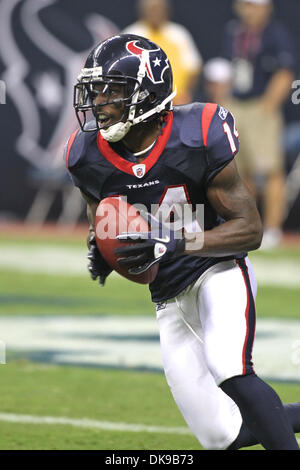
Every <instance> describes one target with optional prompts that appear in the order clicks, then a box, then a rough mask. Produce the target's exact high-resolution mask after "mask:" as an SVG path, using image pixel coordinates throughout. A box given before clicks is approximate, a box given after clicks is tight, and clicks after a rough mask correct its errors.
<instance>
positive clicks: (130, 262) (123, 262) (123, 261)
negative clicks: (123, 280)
mask: <svg viewBox="0 0 300 470" xmlns="http://www.w3.org/2000/svg"><path fill="white" fill-rule="evenodd" d="M147 259H148V257H147V255H146V253H142V254H141V255H138V256H128V257H127V258H118V259H117V262H118V264H119V265H120V266H125V267H128V268H133V267H137V266H140V265H142V264H143V263H145V262H146V261H147Z"/></svg>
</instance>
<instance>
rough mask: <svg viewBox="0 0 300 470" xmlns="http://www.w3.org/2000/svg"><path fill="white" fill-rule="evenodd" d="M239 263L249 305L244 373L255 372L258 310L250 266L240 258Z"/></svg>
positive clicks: (246, 313)
mask: <svg viewBox="0 0 300 470" xmlns="http://www.w3.org/2000/svg"><path fill="white" fill-rule="evenodd" d="M237 264H238V266H239V268H240V270H241V272H242V275H243V278H244V282H245V286H246V290H247V305H246V309H245V319H246V325H247V326H246V335H245V341H244V347H243V353H242V354H243V356H242V361H243V375H246V374H251V373H252V372H254V369H253V363H252V349H253V343H254V336H255V327H256V312H255V302H254V298H253V295H252V289H251V284H250V278H249V273H248V267H247V265H246V263H245V261H244V260H242V259H238V260H237Z"/></svg>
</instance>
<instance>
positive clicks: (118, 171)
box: [65, 103, 239, 302]
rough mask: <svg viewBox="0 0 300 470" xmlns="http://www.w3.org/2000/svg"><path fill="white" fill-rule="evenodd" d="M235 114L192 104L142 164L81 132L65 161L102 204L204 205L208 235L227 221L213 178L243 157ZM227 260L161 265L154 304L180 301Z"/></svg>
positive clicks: (173, 119)
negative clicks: (217, 205) (116, 200)
mask: <svg viewBox="0 0 300 470" xmlns="http://www.w3.org/2000/svg"><path fill="white" fill-rule="evenodd" d="M238 146H239V142H238V138H237V131H236V129H235V124H234V119H233V116H232V115H231V113H230V112H228V111H227V110H226V109H224V108H221V107H219V106H217V105H216V104H211V103H207V104H203V103H192V104H190V105H185V106H178V107H175V108H174V110H173V112H171V113H169V115H168V118H167V121H166V124H165V125H164V127H163V129H162V133H161V135H160V136H159V138H158V140H157V142H156V144H155V146H154V147H153V148H152V149H151V150H150V152H149V153H148V155H147V156H146V157H145V158H144V160H143V161H142V162H141V163H137V162H136V159H135V157H134V155H133V154H132V153H130V152H129V150H128V149H126V148H125V147H124V145H123V144H122V142H118V143H115V144H111V143H108V142H107V141H106V140H104V139H103V138H102V136H101V134H100V132H88V133H87V132H82V131H81V130H78V131H76V132H75V133H74V134H73V135H72V136H71V137H70V139H69V141H68V142H67V144H66V151H65V159H66V165H67V168H68V170H69V172H70V174H71V178H72V180H73V182H74V184H75V185H76V186H77V187H78V188H80V189H81V190H82V191H83V192H84V193H85V194H86V195H87V196H89V197H90V198H93V199H94V200H96V201H100V200H102V199H104V198H106V197H108V196H113V195H123V196H126V197H127V201H128V203H129V204H144V205H145V206H146V207H147V209H148V211H150V210H151V204H161V203H162V202H166V201H167V202H168V203H170V204H172V203H182V204H184V203H190V204H192V205H196V204H204V230H209V229H211V228H213V227H215V226H217V225H219V224H220V223H222V222H223V220H222V219H221V218H220V217H219V216H218V214H217V213H216V212H215V210H214V209H213V208H212V207H211V205H210V203H209V201H208V199H207V195H206V190H207V186H208V185H209V183H210V181H211V180H212V178H214V176H215V175H216V174H217V173H218V172H219V171H221V170H222V168H224V167H225V166H226V165H227V164H228V163H229V162H230V161H231V160H232V159H233V158H234V156H235V154H236V153H237V152H238ZM231 258H233V256H231V257H226V258H217V257H216V258H213V257H199V256H189V255H188V256H181V257H179V258H176V259H175V260H171V261H168V262H162V263H160V266H159V272H158V275H157V277H156V279H155V280H154V281H153V282H152V283H151V284H150V290H151V294H152V300H153V301H155V302H160V301H163V300H166V299H169V298H172V297H174V296H176V295H177V294H178V293H179V292H180V291H182V290H183V289H185V288H186V287H187V286H188V285H189V284H191V283H192V282H193V281H194V280H195V279H197V278H198V277H199V275H201V274H202V273H203V272H204V271H205V270H206V269H207V268H209V267H210V266H212V265H214V264H215V263H217V262H219V261H222V260H224V259H231Z"/></svg>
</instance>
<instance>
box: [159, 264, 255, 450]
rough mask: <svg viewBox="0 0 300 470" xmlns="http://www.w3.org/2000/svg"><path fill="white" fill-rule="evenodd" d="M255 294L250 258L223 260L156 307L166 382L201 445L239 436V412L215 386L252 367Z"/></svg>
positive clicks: (221, 443) (218, 443)
mask: <svg viewBox="0 0 300 470" xmlns="http://www.w3.org/2000/svg"><path fill="white" fill-rule="evenodd" d="M251 289H252V292H251ZM252 293H253V296H252ZM255 295H256V281H255V277H254V274H253V271H252V268H251V265H250V263H249V260H248V259H246V263H245V262H244V261H239V262H237V261H235V260H233V261H223V262H220V263H218V264H216V265H215V266H213V267H211V268H209V269H208V270H207V271H206V272H205V273H204V274H203V275H201V277H200V278H199V279H198V280H197V281H196V282H194V283H193V284H191V285H190V286H188V287H187V288H186V289H185V290H184V291H183V292H181V293H180V294H179V295H178V296H177V297H176V298H173V299H169V300H167V301H166V302H162V303H159V304H157V306H156V309H157V320H158V325H159V331H160V343H161V351H162V360H163V365H164V370H165V375H166V379H167V382H168V384H169V386H170V389H171V392H172V394H173V397H174V400H175V402H176V403H177V405H178V407H179V409H180V411H181V413H182V414H183V416H184V418H185V421H186V423H187V424H188V426H189V428H190V429H191V430H192V432H193V433H194V434H195V436H196V437H197V438H198V440H199V441H200V443H201V444H202V446H203V447H204V448H206V449H226V448H227V447H228V446H229V445H230V444H231V443H232V442H233V441H234V440H235V439H236V437H237V435H238V434H239V430H240V427H241V424H242V418H241V414H240V411H239V409H238V407H237V405H236V404H235V403H234V402H233V401H232V400H231V398H229V397H228V396H227V395H226V394H225V393H224V392H223V391H222V390H221V389H220V388H219V387H218V385H220V384H221V383H222V382H223V381H224V380H226V379H228V378H230V377H233V376H236V375H243V374H246V373H249V372H251V371H252V370H253V369H252V363H251V353H252V345H253V340H254V334H255V307H254V301H253V298H254V297H255Z"/></svg>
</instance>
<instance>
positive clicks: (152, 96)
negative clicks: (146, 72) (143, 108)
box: [149, 92, 156, 103]
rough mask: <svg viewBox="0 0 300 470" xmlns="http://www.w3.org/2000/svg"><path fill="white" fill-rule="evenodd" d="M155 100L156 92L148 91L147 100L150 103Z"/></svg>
mask: <svg viewBox="0 0 300 470" xmlns="http://www.w3.org/2000/svg"><path fill="white" fill-rule="evenodd" d="M155 100H156V94H155V93H153V92H152V93H150V95H149V101H150V103H154V101H155Z"/></svg>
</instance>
